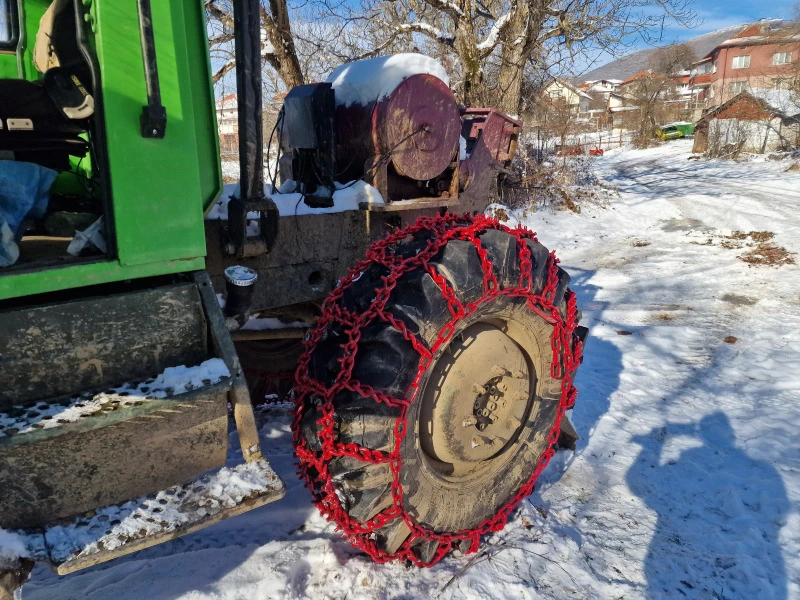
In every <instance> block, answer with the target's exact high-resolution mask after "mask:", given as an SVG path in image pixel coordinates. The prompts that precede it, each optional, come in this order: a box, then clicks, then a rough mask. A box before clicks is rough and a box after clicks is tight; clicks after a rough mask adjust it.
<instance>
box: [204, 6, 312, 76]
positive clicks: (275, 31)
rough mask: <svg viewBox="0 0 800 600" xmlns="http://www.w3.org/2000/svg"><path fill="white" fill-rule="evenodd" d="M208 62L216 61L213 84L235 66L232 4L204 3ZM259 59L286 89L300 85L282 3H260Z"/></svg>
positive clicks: (294, 53)
mask: <svg viewBox="0 0 800 600" xmlns="http://www.w3.org/2000/svg"><path fill="white" fill-rule="evenodd" d="M205 9H206V18H207V20H208V29H209V36H210V37H209V45H210V48H211V56H212V59H216V61H215V62H219V63H220V64H219V66H218V67H217V68H216V70H215V71H214V74H213V81H214V83H217V82H218V81H220V80H221V79H222V78H223V77H225V75H226V74H227V73H228V72H230V71H231V70H232V69H233V68H234V67H235V66H236V60H235V57H234V55H233V47H232V41H233V3H232V2H231V0H205ZM261 27H262V35H261V57H262V59H263V60H264V61H265V62H266V63H267V64H269V65H270V66H271V67H272V69H274V71H275V73H277V75H278V77H279V78H280V80H281V82H282V83H283V84H284V85H285V86H286V87H292V86H295V85H301V84H302V83H303V81H304V79H303V71H302V69H301V68H300V61H299V60H298V57H297V50H296V48H295V41H294V36H293V35H292V28H291V23H290V19H289V7H288V6H287V2H286V0H262V1H261Z"/></svg>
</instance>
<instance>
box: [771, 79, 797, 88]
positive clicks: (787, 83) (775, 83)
mask: <svg viewBox="0 0 800 600" xmlns="http://www.w3.org/2000/svg"><path fill="white" fill-rule="evenodd" d="M791 83H792V82H791V80H789V79H773V80H772V87H773V88H774V89H776V90H788V89H789V88H790V87H791Z"/></svg>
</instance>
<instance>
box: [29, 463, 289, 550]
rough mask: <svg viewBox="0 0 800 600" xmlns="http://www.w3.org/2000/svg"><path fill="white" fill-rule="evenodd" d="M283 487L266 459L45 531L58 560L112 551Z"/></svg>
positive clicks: (231, 468)
mask: <svg viewBox="0 0 800 600" xmlns="http://www.w3.org/2000/svg"><path fill="white" fill-rule="evenodd" d="M279 487H282V484H281V481H280V479H279V478H278V476H277V475H276V474H275V472H274V471H273V470H272V468H270V466H269V464H268V463H267V462H266V461H263V460H262V461H254V462H249V463H245V464H241V465H237V466H235V467H223V468H221V469H220V470H219V471H217V472H216V473H214V474H212V475H207V476H205V477H201V478H199V479H197V480H195V481H191V482H187V483H184V484H180V485H175V486H172V487H169V488H167V489H164V490H161V491H160V492H157V493H156V494H151V495H148V496H140V497H139V498H137V499H135V500H131V501H130V502H125V503H123V504H114V505H111V506H106V507H104V508H100V509H98V510H96V511H94V514H93V515H91V516H87V517H86V518H82V519H78V520H76V521H74V522H72V523H70V524H68V525H54V526H52V527H48V528H47V529H46V530H45V534H44V535H45V540H46V545H47V550H48V552H49V555H50V558H51V559H52V560H53V561H54V562H56V563H63V562H65V561H67V560H73V559H75V558H79V557H85V556H88V555H91V554H96V553H98V552H101V551H106V552H108V551H111V550H114V549H116V548H119V547H120V546H122V545H123V544H126V543H129V542H132V541H135V540H138V539H143V538H147V537H151V536H155V535H161V534H164V533H165V532H170V531H175V530H177V529H180V528H182V527H186V526H189V525H191V524H192V523H194V522H197V521H200V520H204V519H209V518H210V517H213V515H215V514H217V513H219V512H221V511H223V510H225V509H232V508H234V507H236V506H237V505H239V504H241V503H242V502H243V501H245V500H247V499H254V498H256V497H258V496H263V495H264V494H269V493H271V492H273V491H274V490H275V489H277V488H279Z"/></svg>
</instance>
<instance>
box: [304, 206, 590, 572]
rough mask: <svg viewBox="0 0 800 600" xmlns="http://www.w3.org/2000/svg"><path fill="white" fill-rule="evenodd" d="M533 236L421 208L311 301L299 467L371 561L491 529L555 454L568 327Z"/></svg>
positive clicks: (431, 550)
mask: <svg viewBox="0 0 800 600" xmlns="http://www.w3.org/2000/svg"><path fill="white" fill-rule="evenodd" d="M557 262H558V261H557V259H556V258H555V256H554V255H553V254H550V253H549V252H548V251H547V249H546V248H545V247H544V246H542V245H541V244H540V243H539V242H538V241H537V240H536V237H535V235H534V234H533V233H531V232H529V231H527V230H523V229H515V230H510V229H508V228H507V227H505V226H503V225H502V224H500V223H499V222H498V221H496V220H494V219H489V218H487V217H484V216H482V215H479V216H477V217H474V218H472V217H468V216H464V217H457V216H455V215H446V216H443V217H429V218H421V219H420V220H418V221H417V223H416V224H415V225H413V226H411V227H408V228H406V229H404V230H400V231H398V232H396V233H394V234H392V235H391V236H389V237H388V238H387V239H386V240H383V241H381V242H378V243H376V244H374V245H373V246H372V247H371V248H370V250H369V252H368V254H367V259H366V260H364V261H362V262H361V263H360V264H358V265H357V266H356V267H355V268H354V269H352V270H351V272H350V274H349V275H348V276H347V277H346V278H344V280H343V281H342V282H341V284H340V285H339V287H337V289H336V290H334V292H332V294H331V295H330V297H329V298H328V299H327V300H326V302H325V305H324V306H323V311H322V317H321V318H320V320H319V322H318V324H317V326H316V327H315V328H314V329H313V330H312V331H311V333H310V335H309V337H308V341H307V345H306V351H305V353H304V354H303V356H302V357H301V359H300V361H299V366H298V370H297V376H296V386H295V391H296V397H295V402H296V407H297V410H296V415H295V420H294V424H293V439H294V443H295V451H296V454H297V456H298V458H299V461H300V474H301V476H302V477H303V479H304V480H305V482H306V485H307V487H308V488H309V489H310V490H311V493H312V496H313V499H314V502H315V504H316V505H317V507H318V508H319V509H320V511H321V512H322V514H323V515H325V516H326V517H327V518H328V519H330V520H333V521H335V522H336V523H337V525H338V526H339V527H340V528H341V530H342V531H343V532H344V534H345V535H346V536H347V537H348V539H349V540H350V541H351V543H353V544H354V545H356V546H357V547H359V548H361V549H363V550H364V551H365V552H367V553H368V554H370V555H371V556H372V557H373V558H374V559H375V560H378V561H386V560H390V559H406V560H410V561H412V562H414V563H416V564H418V565H424V566H430V565H433V564H435V563H436V562H438V561H439V560H441V559H442V557H443V556H445V555H446V554H447V553H448V552H449V551H450V550H451V549H453V548H454V547H455V546H456V545H458V546H460V547H462V548H464V549H466V550H468V551H474V550H476V549H477V547H478V542H479V538H480V536H481V535H482V534H484V533H487V532H489V531H498V530H499V529H501V528H502V527H503V526H504V525H505V522H506V519H507V518H508V515H509V513H510V512H511V511H512V510H513V509H514V508H515V507H516V505H517V504H518V503H519V502H520V501H521V500H522V498H524V497H525V496H526V495H528V494H529V493H530V492H531V491H532V489H533V486H534V484H535V482H536V479H537V478H538V476H539V474H540V473H541V471H542V469H544V467H545V466H546V465H547V463H548V461H549V460H550V458H551V457H552V455H553V454H554V453H555V446H556V444H557V442H558V438H559V431H560V425H561V421H562V419H563V418H564V412H565V411H566V410H568V409H569V408H571V407H572V405H573V404H574V399H575V394H576V392H575V388H574V386H573V385H572V379H573V377H574V374H575V370H576V369H577V367H578V364H579V362H580V355H581V339H582V337H583V335H584V334H585V333H584V332H585V330H583V331H581V330H582V329H583V328H578V327H577V323H578V319H579V313H578V310H577V308H576V305H575V295H574V294H573V293H572V292H571V291H570V290H569V289H568V287H567V286H568V283H569V276H568V275H567V274H566V272H565V271H563V270H562V269H561V268H559V267H558V265H557Z"/></svg>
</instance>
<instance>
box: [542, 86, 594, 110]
mask: <svg viewBox="0 0 800 600" xmlns="http://www.w3.org/2000/svg"><path fill="white" fill-rule="evenodd" d="M542 93H543V95H544V97H545V98H549V99H550V101H551V102H564V103H565V104H566V106H567V107H569V109H570V112H575V113H585V112H587V111H588V110H589V104H590V103H591V101H592V97H591V96H590V95H589V94H587V93H586V92H584V91H582V90H580V89H578V88H577V87H575V86H574V85H572V84H570V83H567V82H566V81H563V80H561V79H553V80H551V81H550V83H548V84H547V85H546V86H544V88H543V89H542Z"/></svg>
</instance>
